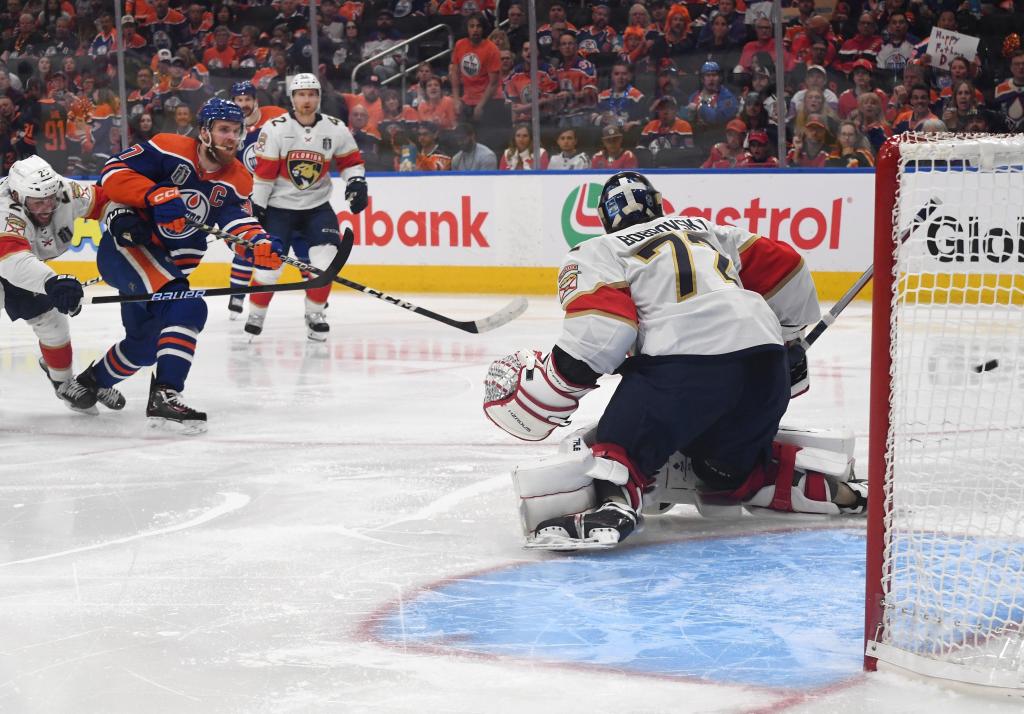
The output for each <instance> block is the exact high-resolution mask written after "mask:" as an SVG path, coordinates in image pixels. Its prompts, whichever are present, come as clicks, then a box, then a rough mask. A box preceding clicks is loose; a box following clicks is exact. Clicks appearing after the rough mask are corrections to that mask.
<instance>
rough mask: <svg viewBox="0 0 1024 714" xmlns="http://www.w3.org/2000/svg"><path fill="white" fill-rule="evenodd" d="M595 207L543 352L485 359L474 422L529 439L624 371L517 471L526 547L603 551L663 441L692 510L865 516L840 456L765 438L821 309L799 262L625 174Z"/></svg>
mask: <svg viewBox="0 0 1024 714" xmlns="http://www.w3.org/2000/svg"><path fill="white" fill-rule="evenodd" d="M598 213H599V214H600V216H601V220H602V223H603V224H604V228H605V230H606V231H608V234H606V235H604V236H601V237H597V238H592V239H590V240H588V241H586V242H584V243H582V244H580V245H578V246H576V247H575V248H573V249H572V250H571V251H570V252H569V254H568V256H567V257H566V260H565V261H564V262H563V264H562V267H561V271H560V272H559V275H558V294H559V299H560V301H561V303H562V307H563V309H564V310H565V320H564V322H563V328H562V333H561V336H560V337H559V339H558V341H557V342H556V344H555V346H554V348H553V349H552V350H551V352H550V353H548V354H546V355H542V354H541V353H540V352H535V351H532V350H520V351H519V352H517V353H516V354H513V355H509V356H508V357H505V358H503V359H500V360H497V361H496V362H494V363H493V364H492V365H491V367H490V369H489V371H488V375H487V379H486V381H485V402H484V411H485V413H486V415H487V417H488V418H489V419H490V420H491V421H492V422H494V423H495V424H496V425H497V426H499V427H500V428H502V429H503V430H505V431H507V432H508V433H510V434H512V435H513V436H516V437H518V438H520V439H525V440H528V441H537V440H541V439H544V438H546V437H547V436H548V435H549V434H551V432H552V431H553V430H554V429H555V428H556V427H558V426H564V425H566V424H568V423H569V417H570V416H571V415H572V414H573V412H575V410H576V408H577V406H578V404H579V400H580V399H581V398H582V397H583V396H584V395H586V394H587V393H589V392H591V391H593V390H594V389H595V388H597V386H598V385H597V379H598V377H599V376H600V375H602V374H611V373H613V372H615V373H618V374H621V375H622V380H621V382H620V384H619V386H618V388H617V389H616V391H615V393H614V394H613V395H612V397H611V400H610V402H609V404H608V407H607V409H606V410H605V412H604V414H603V415H602V417H601V419H600V421H599V422H598V424H597V427H596V430H595V431H593V432H592V433H591V434H589V435H588V437H587V438H586V440H584V438H582V436H580V437H578V438H577V439H575V440H574V441H573V440H571V442H572V443H571V444H570V446H569V448H568V449H563V451H566V452H567V453H563V454H561V455H560V456H559V457H557V458H555V459H550V460H546V461H545V462H542V463H541V464H539V465H537V466H533V467H528V468H522V467H520V468H519V469H518V470H517V471H516V472H515V474H514V480H515V482H516V487H517V491H518V493H519V496H520V502H521V507H520V513H521V515H522V518H523V527H524V532H525V534H526V537H527V545H528V546H531V547H541V548H549V549H555V550H571V549H577V548H585V547H607V546H613V545H615V544H617V543H618V542H620V541H621V540H622V539H624V538H625V537H626V536H628V535H629V534H630V533H631V532H632V531H633V530H635V529H636V528H637V526H638V525H639V524H640V521H641V509H642V508H643V507H644V505H645V504H644V498H645V494H649V493H650V491H651V490H652V489H653V488H654V486H655V482H656V475H657V474H658V473H659V470H661V469H662V467H663V466H665V465H666V463H667V462H668V461H669V458H670V456H672V455H673V454H674V453H676V452H682V454H683V455H684V456H685V457H686V459H687V460H688V464H687V468H688V469H690V470H691V471H692V475H693V476H694V478H695V479H696V480H697V481H698V482H699V484H698V485H699V490H700V495H701V497H702V499H703V501H704V502H705V503H722V504H740V503H742V504H746V505H749V506H761V507H766V508H772V509H775V510H783V511H802V512H813V513H826V514H840V513H859V512H863V510H864V507H865V506H866V500H865V496H866V490H864V489H863V488H861V487H859V486H856V487H854V486H851V485H848V484H847V483H846V481H850V462H851V460H850V458H849V457H848V454H846V453H840V454H836V455H835V458H829V457H828V456H827V455H825V456H823V455H821V454H817V453H816V451H815V450H813V449H804V450H805V451H807V454H806V455H805V457H804V459H803V460H801V459H800V458H799V456H800V452H801V450H802V448H803V447H802V446H801V444H799V443H797V444H794V443H789V444H784V443H781V440H779V441H776V440H775V437H776V433H777V432H778V429H779V422H780V420H781V418H782V415H783V414H784V413H785V411H786V408H787V406H788V404H789V399H790V396H791V393H796V392H799V391H801V390H803V389H806V364H805V362H804V361H803V350H802V349H801V347H800V337H801V334H802V330H803V328H804V327H805V326H806V325H808V324H809V323H811V322H814V321H816V320H818V319H819V317H820V310H819V307H818V302H817V297H816V294H815V289H814V284H813V282H812V281H811V276H810V273H809V271H808V270H807V268H806V266H805V265H804V262H803V260H802V258H800V256H799V255H798V254H797V253H796V252H795V251H794V250H793V249H792V248H790V247H789V246H787V245H786V244H783V243H779V242H775V241H771V240H768V239H765V238H761V237H759V236H756V235H753V234H751V233H749V232H748V231H744V230H741V229H739V228H733V227H729V226H717V225H714V224H711V223H710V222H708V221H706V220H704V219H700V218H687V217H679V216H665V215H664V214H663V210H662V205H661V195H660V194H659V193H658V192H657V191H656V190H655V189H654V187H653V186H652V185H651V183H650V182H649V181H648V180H647V179H646V178H645V177H643V176H641V175H640V174H638V173H635V172H629V171H627V172H622V173H619V174H616V175H615V176H613V177H612V178H611V179H609V180H608V182H607V183H606V184H605V186H604V190H603V191H602V194H601V199H600V204H599V206H598ZM787 343H789V345H788V344H787ZM806 443H807V442H803V444H804V445H806ZM809 457H814V458H809ZM662 473H663V474H664V471H662ZM776 483H779V484H782V485H783V487H782V488H778V489H776V486H775V484H776ZM790 485H791V486H792V487H790ZM647 505H648V506H650V505H651V504H647Z"/></svg>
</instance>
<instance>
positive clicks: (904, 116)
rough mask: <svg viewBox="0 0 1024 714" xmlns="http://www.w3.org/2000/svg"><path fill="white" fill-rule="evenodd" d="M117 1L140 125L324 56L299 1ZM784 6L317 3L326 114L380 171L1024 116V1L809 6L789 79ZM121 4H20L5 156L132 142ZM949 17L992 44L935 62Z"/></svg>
mask: <svg viewBox="0 0 1024 714" xmlns="http://www.w3.org/2000/svg"><path fill="white" fill-rule="evenodd" d="M118 1H123V2H124V5H123V7H122V8H121V11H122V18H121V31H122V34H123V43H124V51H123V53H122V54H123V61H124V67H125V71H124V77H125V81H126V84H127V92H126V107H124V109H125V115H126V116H127V118H128V125H129V141H136V140H139V139H144V138H147V137H148V136H151V135H152V134H154V133H157V132H160V131H167V132H174V133H179V134H184V135H195V133H196V128H195V124H194V116H195V113H196V111H197V110H198V108H199V107H200V106H201V105H202V103H203V102H205V101H206V99H208V98H209V97H210V96H213V95H214V94H220V95H221V96H228V94H227V89H228V87H230V85H231V84H232V83H233V82H237V81H239V80H251V81H252V82H253V83H254V84H255V86H256V87H257V91H258V99H259V101H260V103H261V104H262V105H269V104H274V105H279V106H284V107H287V106H288V96H287V80H288V77H290V76H291V75H292V74H294V73H296V72H308V71H310V70H311V64H312V58H313V55H314V53H313V49H314V46H313V37H312V35H311V32H310V9H309V6H308V4H303V3H302V2H300V1H299V0H234V1H233V0H222V1H220V2H213V3H212V4H210V3H190V2H188V1H187V0H118ZM822 3H825V4H822ZM787 4H788V3H786V2H784V5H787ZM765 8H770V3H756V4H750V5H749V6H748V5H744V4H743V0H710V1H709V2H685V3H682V2H679V3H676V2H671V1H669V0H644V1H641V2H633V1H632V0H603V1H602V0H598V1H597V2H583V1H581V0H576V1H575V2H561V1H559V0H551V1H550V2H544V0H541V2H540V3H538V12H539V15H540V17H539V18H538V23H539V26H538V32H537V35H536V37H533V38H531V37H530V33H529V30H528V27H527V11H526V6H525V5H521V4H518V3H516V2H515V1H514V0H511V1H510V2H506V1H504V0H502V2H501V3H500V6H499V5H496V2H495V0H440V1H439V0H380V1H378V2H372V1H365V2H364V1H362V0H316V8H315V14H316V16H317V21H316V28H317V35H316V38H315V39H316V50H317V56H318V58H319V64H318V67H316V68H315V71H316V73H317V74H318V76H319V77H320V79H321V82H322V84H323V87H324V90H323V93H322V111H323V112H324V113H327V114H333V115H336V116H340V117H342V118H343V119H344V120H345V121H347V122H348V123H349V125H350V127H351V128H352V131H353V133H354V135H355V137H356V139H357V141H358V143H359V145H360V147H361V148H362V150H363V153H364V155H365V157H366V160H367V164H368V167H369V168H370V169H371V170H378V171H411V170H414V171H445V170H452V169H454V170H485V169H492V168H501V169H508V170H522V169H532V168H541V169H545V168H551V169H555V168H557V169H585V168H615V169H621V168H629V167H645V168H649V167H677V168H685V167H705V168H724V167H761V166H766V167H771V166H777V165H778V161H777V158H776V156H777V147H778V146H779V143H780V142H782V143H783V145H784V149H785V151H786V155H787V164H788V165H792V166H800V167H820V166H835V167H865V166H871V165H872V164H873V161H874V155H875V152H876V151H877V150H878V148H879V146H880V145H881V144H882V142H884V141H885V139H886V137H888V136H890V135H892V134H893V133H898V132H901V131H905V130H916V131H945V130H950V131H962V132H986V131H993V132H1017V131H1020V130H1021V129H1022V127H1024V49H1022V48H1021V42H1020V35H1021V32H1022V25H1024V13H1020V12H1017V11H1016V8H1015V7H1014V5H1013V3H1012V2H1011V0H1004V1H1003V2H995V0H963V2H960V0H861V1H860V2H858V1H857V0H819V4H817V5H816V4H815V0H795V3H794V4H792V5H791V6H789V7H787V8H786V11H785V13H784V18H783V23H784V38H785V40H784V55H783V56H784V66H783V67H782V70H783V74H784V77H785V83H784V86H783V87H781V88H780V87H777V86H776V83H775V78H776V68H775V62H774V57H775V39H774V38H775V27H774V25H773V21H772V19H771V17H770V15H769V14H768V13H769V12H770V9H769V10H765ZM114 18H115V12H114V8H113V5H112V2H110V1H109V0H108V1H106V2H104V1H103V0H0V28H2V29H0V47H2V53H0V60H2V62H0V129H2V131H0V157H2V162H3V167H2V168H3V170H4V172H6V170H7V168H8V167H9V166H10V164H11V163H12V162H13V161H14V160H16V159H17V158H21V157H23V156H26V155H28V154H33V153H38V154H40V155H42V156H43V157H44V158H46V159H47V160H48V161H50V163H51V164H52V165H53V166H54V167H55V168H56V169H57V170H58V171H61V172H63V173H72V174H75V173H79V174H89V173H95V172H96V171H97V170H98V167H99V165H100V164H101V163H102V161H104V160H105V159H106V158H107V157H109V156H110V155H111V154H113V153H116V152H117V151H119V150H120V149H121V148H122V140H121V125H120V121H121V120H120V117H121V115H122V108H121V102H120V99H119V94H118V61H117V59H118V58H117V55H118V52H117V50H118V47H117V35H116V33H115V31H114V28H115V19H114ZM438 25H445V26H447V27H448V28H451V30H452V33H453V34H454V37H455V39H456V41H455V45H454V50H453V52H452V53H451V54H450V55H448V54H445V53H443V52H441V56H439V57H434V58H433V59H429V58H431V57H432V56H434V55H436V54H438V52H439V50H444V49H446V48H447V39H446V35H445V33H436V34H432V35H429V36H428V38H427V39H425V40H424V41H422V42H418V43H415V44H411V45H408V46H406V45H404V44H402V40H403V39H404V38H407V37H411V36H412V35H414V34H417V33H419V32H422V31H423V30H426V29H429V28H431V27H435V26H438ZM933 27H938V28H941V29H943V30H949V31H955V32H958V33H962V34H963V35H967V36H969V37H974V38H977V39H978V45H977V51H976V53H970V54H971V56H958V57H955V58H954V59H952V61H950V62H946V61H944V60H945V59H946V58H938V57H933V56H931V55H930V54H929V53H928V44H929V42H928V40H929V35H930V34H931V32H932V29H933ZM535 51H536V53H537V65H538V68H539V77H538V80H539V81H538V82H537V83H536V84H534V83H533V82H532V81H531V79H530V59H531V53H532V52H535ZM354 74H355V76H356V79H355V81H354V83H353V80H352V77H353V75H354ZM780 91H781V92H782V93H783V96H784V98H785V100H786V101H785V106H786V108H787V112H786V116H785V117H783V121H781V122H780V121H778V118H777V112H776V104H777V102H776V98H777V97H778V96H779V93H780ZM534 102H536V103H537V105H538V107H539V112H540V116H541V135H540V136H539V137H535V136H533V130H532V125H531V123H530V119H531V113H532V108H533V103H534ZM535 142H539V144H540V146H541V151H540V165H539V166H535V165H534V164H535V160H536V157H535V152H534V144H535Z"/></svg>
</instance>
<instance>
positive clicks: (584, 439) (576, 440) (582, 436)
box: [558, 422, 597, 454]
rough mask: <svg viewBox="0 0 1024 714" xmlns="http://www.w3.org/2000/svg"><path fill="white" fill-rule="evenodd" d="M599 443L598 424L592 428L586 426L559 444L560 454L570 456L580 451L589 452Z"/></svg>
mask: <svg viewBox="0 0 1024 714" xmlns="http://www.w3.org/2000/svg"><path fill="white" fill-rule="evenodd" d="M596 442H597V422H594V423H593V424H591V425H590V426H584V427H581V428H579V429H577V430H576V431H574V432H572V433H571V434H569V436H566V437H564V438H563V439H562V440H561V441H560V442H558V453H560V454H570V453H575V452H579V451H589V450H590V447H591V446H593V445H594V444H595V443H596Z"/></svg>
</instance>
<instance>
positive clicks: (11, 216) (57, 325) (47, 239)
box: [0, 156, 125, 414]
mask: <svg viewBox="0 0 1024 714" xmlns="http://www.w3.org/2000/svg"><path fill="white" fill-rule="evenodd" d="M106 203H107V201H106V198H105V197H104V195H103V190H102V189H101V188H100V187H99V186H85V185H83V184H80V183H78V182H77V181H72V180H71V179H66V178H64V177H62V176H60V175H59V174H58V173H56V172H55V171H54V170H53V168H51V167H50V165H49V164H48V163H46V161H44V160H43V159H41V158H40V157H38V156H30V157H28V158H27V159H22V160H21V161H17V162H15V163H14V164H13V165H12V166H11V170H10V173H9V174H8V176H7V178H5V179H4V180H3V181H0V305H3V307H4V308H5V310H6V311H7V315H8V317H10V318H11V320H12V321H14V320H24V321H25V322H27V323H28V324H29V325H30V326H31V327H32V330H33V331H34V332H35V333H36V337H37V338H38V339H39V349H40V351H41V353H42V356H41V357H40V358H39V366H40V367H41V368H42V370H43V372H45V373H46V376H47V378H48V379H49V380H50V382H51V384H52V385H53V389H54V391H55V392H56V394H57V396H58V397H59V398H60V399H61V400H63V401H64V402H65V403H66V404H67V405H68V407H70V408H71V409H73V410H75V411H80V412H85V413H88V414H95V413H97V410H96V406H95V404H96V400H97V397H98V398H99V400H100V402H101V403H102V404H104V405H105V406H106V407H108V408H110V409H121V408H122V407H124V404H125V401H124V397H123V396H121V393H120V392H118V391H117V390H116V389H107V390H101V392H100V393H96V394H92V393H89V392H88V391H87V390H85V389H83V388H82V387H81V385H78V384H77V383H76V382H74V381H73V380H72V377H73V376H74V375H73V372H72V365H71V362H72V350H71V328H70V325H69V324H68V317H67V316H68V315H69V314H72V315H74V314H77V313H78V310H79V309H80V305H81V301H82V297H83V292H82V284H81V283H79V282H78V280H77V279H76V278H75V277H74V276H73V275H58V274H57V273H56V272H54V270H53V269H52V268H50V266H48V265H47V264H46V261H48V260H52V259H53V258H57V257H59V256H61V255H63V254H64V253H65V252H66V251H67V249H68V248H69V247H70V245H71V239H72V238H73V237H74V233H75V219H76V218H91V219H96V218H98V217H99V215H100V212H101V210H102V209H103V206H104V205H105V204H106Z"/></svg>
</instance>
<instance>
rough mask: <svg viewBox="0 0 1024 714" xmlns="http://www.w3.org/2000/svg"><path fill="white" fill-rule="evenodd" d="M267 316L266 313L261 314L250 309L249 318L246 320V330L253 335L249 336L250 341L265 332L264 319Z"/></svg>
mask: <svg viewBox="0 0 1024 714" xmlns="http://www.w3.org/2000/svg"><path fill="white" fill-rule="evenodd" d="M266 317H267V316H266V313H262V314H261V313H258V312H256V311H255V310H249V319H248V320H246V321H245V331H246V332H248V333H249V334H250V335H252V337H250V338H249V341H250V342H251V341H252V340H253V338H254V337H258V336H259V335H260V334H261V333H262V332H263V320H265V319H266Z"/></svg>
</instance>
